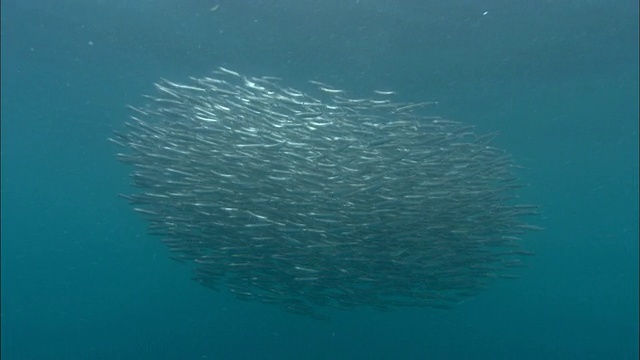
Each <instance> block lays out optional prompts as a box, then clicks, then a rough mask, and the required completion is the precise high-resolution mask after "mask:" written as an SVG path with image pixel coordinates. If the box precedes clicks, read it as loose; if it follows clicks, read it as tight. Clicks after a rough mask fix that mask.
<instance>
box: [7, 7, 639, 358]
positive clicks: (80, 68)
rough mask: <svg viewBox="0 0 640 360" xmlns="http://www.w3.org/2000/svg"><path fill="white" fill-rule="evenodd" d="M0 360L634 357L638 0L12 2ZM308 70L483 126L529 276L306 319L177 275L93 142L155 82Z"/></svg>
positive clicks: (119, 168)
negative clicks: (421, 300) (515, 191)
mask: <svg viewBox="0 0 640 360" xmlns="http://www.w3.org/2000/svg"><path fill="white" fill-rule="evenodd" d="M1 20H2V29H1V30H2V32H1V40H2V57H1V62H2V63H1V65H2V102H1V115H2V139H1V140H2V149H1V160H2V193H1V195H2V207H1V212H2V218H1V220H2V228H1V229H2V230H1V231H2V233H1V235H2V243H1V245H2V249H1V250H2V258H1V260H2V277H1V280H2V282H1V290H2V295H1V305H2V310H1V315H2V317H1V319H2V321H1V325H2V333H1V346H2V347H1V349H2V351H1V355H2V358H3V359H514V358H518V359H637V358H638V336H639V333H638V95H639V94H638V3H637V1H635V0H620V1H613V0H607V1H605V0H568V1H529V0H517V1H497V0H490V1H470V0H451V1H418V0H406V1H390V0H359V1H358V0H330V1H327V0H313V1H312V0H281V1H277V0H274V1H267V0H263V1H258V0H254V1H250V0H245V1H242V0H238V1H231V0H226V1H223V0H219V1H215V0H207V1H205V0H194V1H177V0H157V1H150V0H147V1H135V2H133V1H124V0H116V1H101V0H100V1H98V0H95V1H82V0H67V1H63V0H58V1H44V0H23V1H17V0H14V1H3V2H2V19H1ZM219 66H224V67H226V68H230V69H233V70H236V71H239V72H241V73H244V74H251V75H255V76H260V75H270V76H277V77H281V78H283V79H284V81H285V82H286V83H288V84H291V85H292V86H294V87H296V86H298V85H300V87H304V86H306V85H304V84H306V83H307V80H308V79H318V80H321V81H326V82H327V83H330V84H333V85H335V86H337V87H339V88H345V89H349V90H354V91H356V92H358V91H360V92H363V91H365V90H368V89H376V88H385V89H393V90H395V91H397V92H398V94H399V95H398V97H399V98H401V99H402V101H416V102H417V101H425V100H428V101H432V100H434V101H438V102H439V105H438V106H437V107H435V108H432V109H430V111H432V112H435V113H437V114H438V115H440V116H442V117H445V118H450V119H454V120H458V121H462V122H464V123H467V124H472V125H475V126H476V128H477V131H478V132H481V133H487V132H494V131H497V132H499V133H500V135H499V136H498V138H497V141H496V142H497V144H498V145H499V146H500V147H501V148H504V149H505V150H507V151H508V152H509V153H511V154H512V155H513V156H514V158H515V160H516V162H517V163H518V164H520V165H522V166H523V167H525V169H524V170H522V171H519V174H518V175H519V176H520V177H521V178H522V180H523V181H524V182H526V183H528V184H530V186H528V187H526V188H524V189H522V190H521V191H520V193H519V194H520V196H521V198H522V200H523V202H525V203H535V204H540V206H541V209H542V216H540V217H538V218H536V219H535V220H534V221H532V222H534V223H536V224H537V225H540V226H542V227H544V228H545V230H543V231H539V232H534V233H530V234H527V235H526V236H525V238H524V243H523V246H524V248H526V249H527V250H531V251H534V252H535V253H536V255H535V256H533V257H531V258H529V259H528V265H529V267H528V268H526V269H522V270H521V271H519V273H520V275H521V278H519V279H517V280H508V281H506V280H504V281H496V282H494V283H492V284H491V285H490V286H489V288H488V289H487V290H485V291H483V292H481V293H480V294H478V295H476V296H475V297H473V298H471V299H469V300H467V301H464V302H463V303H461V304H459V305H458V306H456V307H455V308H453V309H448V310H440V309H430V308H408V309H399V310H396V311H393V312H378V311H375V310H371V309H366V308H363V309H357V310H352V311H337V310H335V311H333V312H332V313H331V320H328V321H318V320H314V319H311V318H307V317H302V316H297V315H293V314H289V313H285V312H282V311H281V310H280V309H279V308H278V307H275V306H268V305H264V304H260V303H254V302H245V301H241V300H238V299H235V298H234V297H233V296H231V294H229V293H228V292H226V291H221V292H213V291H211V290H209V289H207V288H205V287H203V286H200V285H199V284H197V283H196V282H194V281H192V280H190V277H191V273H190V269H189V268H188V267H187V266H184V265H183V264H180V263H178V262H175V261H173V260H171V259H170V258H169V256H170V253H169V251H168V250H167V249H166V247H165V246H164V245H163V244H162V243H161V242H160V241H159V239H158V238H157V237H154V236H151V235H147V225H146V223H145V222H144V220H143V219H142V218H141V217H140V216H138V215H137V214H135V213H134V212H133V211H132V209H131V207H130V206H129V205H128V204H127V203H126V201H123V199H121V198H119V197H118V196H117V194H118V193H128V192H130V191H131V186H130V180H129V175H128V174H129V169H128V168H127V167H126V166H125V165H123V164H121V163H119V162H118V161H117V159H116V156H115V154H116V152H117V150H118V149H116V148H115V146H113V144H110V143H109V142H108V141H107V138H108V137H109V136H111V134H112V131H113V130H119V129H122V126H123V124H124V122H125V121H126V119H127V118H128V116H129V112H128V111H127V109H126V107H125V105H127V104H130V105H137V104H140V103H141V102H142V98H141V95H142V94H148V93H151V92H152V91H153V83H154V82H157V81H159V80H160V78H165V79H169V80H172V81H176V82H185V80H186V79H188V77H189V76H195V77H201V76H206V75H207V74H208V73H209V72H210V71H211V70H213V69H216V68H218V67H219Z"/></svg>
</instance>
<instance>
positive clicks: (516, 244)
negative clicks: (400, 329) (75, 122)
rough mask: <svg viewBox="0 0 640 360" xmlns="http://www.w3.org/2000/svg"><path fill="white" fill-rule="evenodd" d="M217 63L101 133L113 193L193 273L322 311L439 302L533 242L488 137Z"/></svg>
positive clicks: (528, 209)
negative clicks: (118, 191)
mask: <svg viewBox="0 0 640 360" xmlns="http://www.w3.org/2000/svg"><path fill="white" fill-rule="evenodd" d="M280 82H281V81H280V80H279V79H277V78H273V77H249V76H244V75H241V74H239V73H237V72H235V71H232V70H229V69H226V68H220V69H219V70H216V71H214V72H213V74H212V76H210V77H202V78H191V81H190V82H189V83H188V84H178V83H174V82H170V81H167V80H163V81H161V82H159V83H157V84H155V86H156V88H157V94H156V95H154V96H146V98H147V99H148V101H146V105H144V106H139V107H132V106H131V107H130V109H131V113H132V116H131V119H130V120H129V121H128V122H127V123H126V124H125V125H126V131H125V132H122V133H115V134H114V136H113V137H112V138H110V140H111V141H113V142H114V143H116V144H118V145H120V146H122V147H123V148H124V151H123V153H120V154H118V157H119V159H120V160H121V161H122V162H124V163H126V164H128V165H130V166H131V167H132V168H133V169H132V172H131V177H132V179H133V184H134V185H135V187H137V188H138V189H139V191H137V192H136V193H134V194H122V195H121V196H123V197H124V198H126V199H128V200H129V202H131V203H132V204H133V205H134V209H135V211H136V212H138V213H140V214H142V215H143V216H144V217H145V218H146V220H147V221H148V224H149V232H150V233H151V234H153V235H157V236H160V237H161V238H162V241H163V242H164V243H165V244H166V245H167V246H168V247H169V249H170V250H171V251H172V252H173V253H174V254H175V256H174V258H176V259H178V260H181V261H186V262H189V263H191V264H193V267H194V269H193V271H194V279H195V280H196V281H198V282H199V283H201V284H202V285H205V286H207V287H210V288H213V289H219V288H221V287H224V288H227V289H228V290H229V291H231V292H232V293H233V294H235V296H236V297H238V298H240V299H248V300H255V301H260V302H263V303H272V304H277V305H279V306H281V307H282V308H283V309H284V310H286V311H289V312H293V313H298V314H303V315H309V316H313V317H319V318H320V317H323V315H320V314H319V313H318V311H317V310H318V309H319V308H321V307H334V308H340V309H351V308H354V307H360V306H369V307H373V308H376V309H381V310H385V309H392V308H396V307H400V306H428V307H436V308H448V307H450V306H453V305H455V304H456V303H457V302H460V301H462V300H464V299H466V298H467V297H469V296H471V295H473V294H475V293H476V292H477V291H478V290H480V289H482V288H484V287H485V286H486V284H487V283H488V282H489V281H490V280H492V279H494V278H500V277H511V276H514V275H513V274H512V273H511V270H510V268H512V267H518V266H520V265H521V264H522V257H523V256H526V255H529V254H530V253H529V252H527V251H525V250H522V249H521V244H520V243H521V239H520V237H519V236H520V234H522V233H524V232H527V231H528V230H535V229H538V227H536V226H533V225H529V224H527V223H526V222H524V219H525V218H526V217H528V216H530V215H534V214H536V213H537V206H535V205H528V204H519V203H517V199H518V198H517V196H516V194H515V190H516V189H517V188H519V187H521V186H523V184H521V183H520V182H518V179H517V178H516V177H515V175H514V173H513V169H514V167H515V165H514V162H513V160H512V158H511V156H510V155H509V154H507V153H506V152H505V151H503V150H500V149H498V148H496V147H494V146H492V140H493V134H489V135H477V134H475V133H474V128H473V127H472V126H468V125H464V124H462V123H460V122H457V121H452V120H447V119H443V118H439V117H434V116H424V115H420V114H419V109H420V108H422V107H424V106H428V105H430V104H431V103H429V102H423V103H398V102H394V101H392V98H393V97H394V96H396V95H394V93H393V92H392V91H382V90H376V91H373V92H372V94H371V97H370V98H354V97H349V96H347V92H345V91H343V90H339V89H336V88H334V87H331V86H329V85H326V84H323V83H320V82H317V81H312V82H311V83H312V84H313V86H317V90H316V91H315V93H317V94H316V95H310V94H308V93H306V92H303V91H300V90H297V89H294V88H291V87H287V86H283V85H280Z"/></svg>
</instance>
